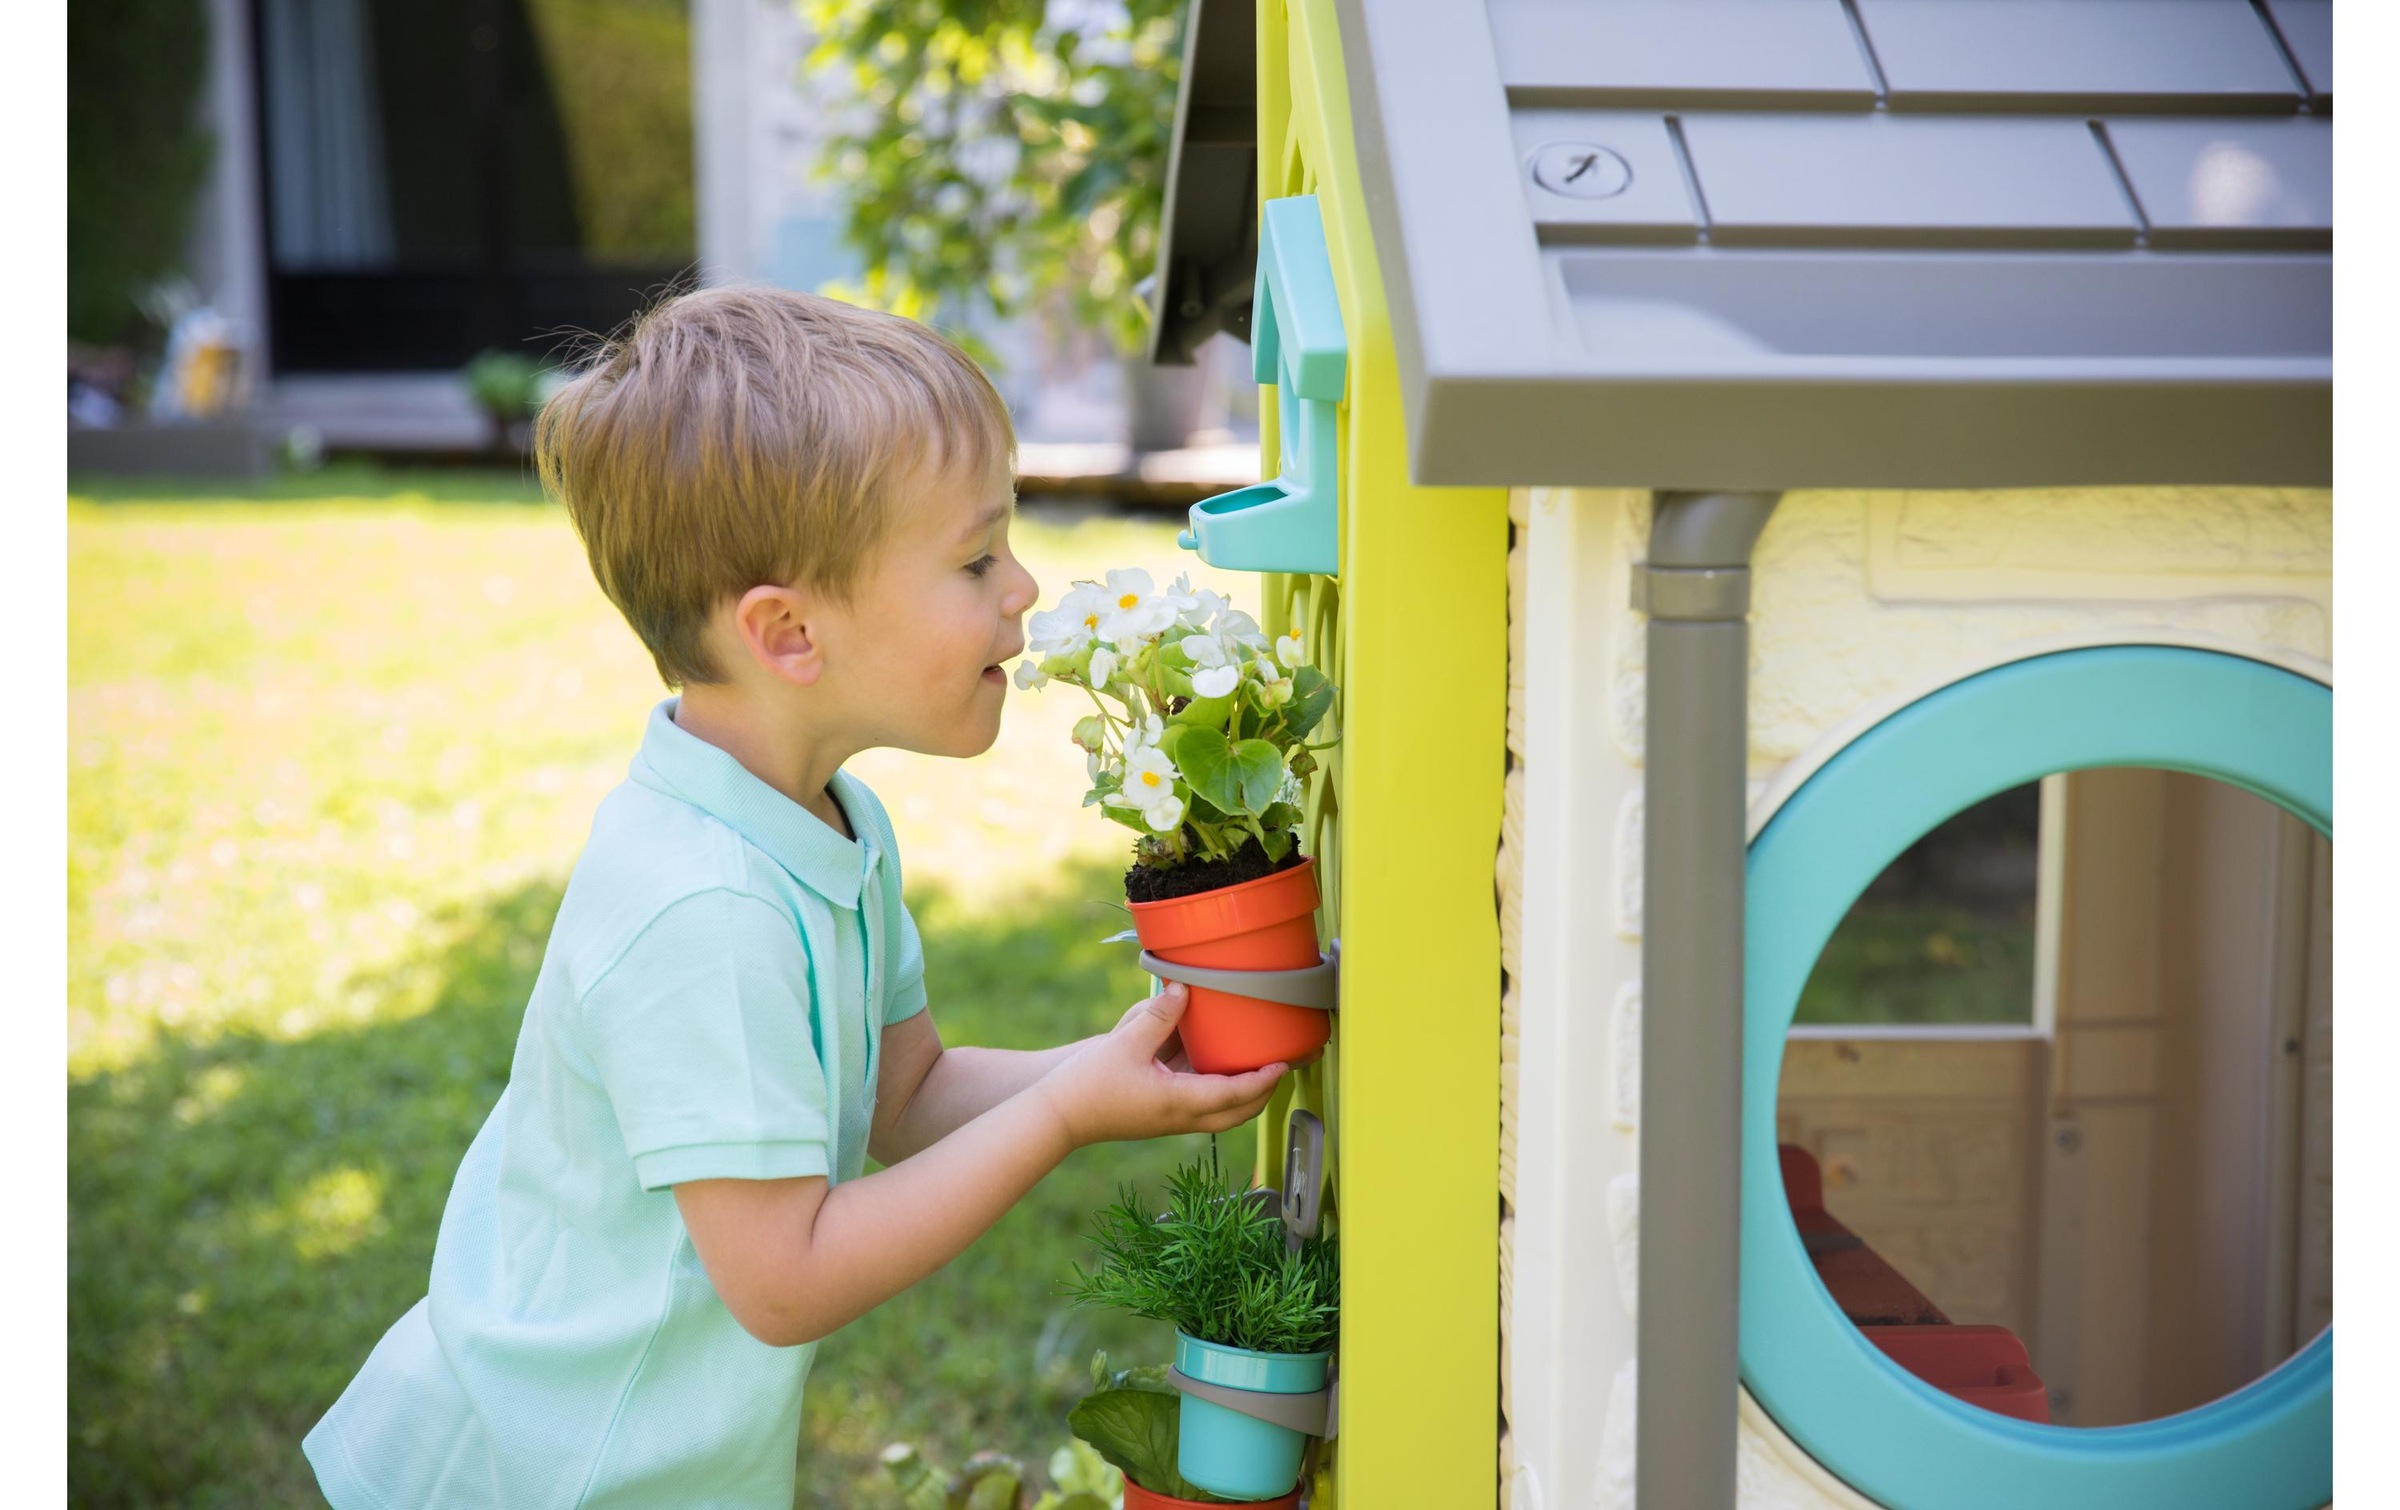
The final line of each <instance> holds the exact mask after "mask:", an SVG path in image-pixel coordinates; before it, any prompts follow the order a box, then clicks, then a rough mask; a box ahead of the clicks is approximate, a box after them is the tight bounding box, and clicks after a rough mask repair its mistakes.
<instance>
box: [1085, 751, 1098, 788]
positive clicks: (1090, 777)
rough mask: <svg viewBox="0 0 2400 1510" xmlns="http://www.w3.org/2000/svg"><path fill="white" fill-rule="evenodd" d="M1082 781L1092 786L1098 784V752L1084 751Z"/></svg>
mask: <svg viewBox="0 0 2400 1510" xmlns="http://www.w3.org/2000/svg"><path fill="white" fill-rule="evenodd" d="M1083 779H1084V780H1086V781H1088V782H1090V783H1091V784H1092V785H1094V786H1098V785H1099V784H1100V752H1099V751H1098V750H1086V751H1085V752H1084V756H1083Z"/></svg>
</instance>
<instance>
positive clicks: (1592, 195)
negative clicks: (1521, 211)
mask: <svg viewBox="0 0 2400 1510" xmlns="http://www.w3.org/2000/svg"><path fill="white" fill-rule="evenodd" d="M1528 166H1529V167H1530V168H1531V170H1532V173H1533V181H1534V182H1535V183H1537V184H1539V185H1541V186H1542V187H1543V188H1545V189H1548V190H1549V191H1550V192H1551V193H1553V194H1564V195H1566V196H1567V197H1568V198H1570V199H1609V198H1613V197H1615V196H1616V195H1619V194H1622V193H1624V192H1625V190H1626V189H1627V188H1628V187H1629V186H1631V184H1632V183H1633V168H1632V165H1631V164H1629V163H1627V162H1626V161H1625V159H1624V158H1622V157H1619V156H1618V155H1617V154H1616V153H1614V152H1612V151H1610V150H1609V149H1608V148H1606V147H1603V146H1601V145H1600V144H1599V143H1597V142H1549V143H1546V144H1544V145H1543V146H1541V147H1540V148H1538V149H1536V150H1535V152H1534V154H1533V161H1532V162H1531V163H1530V164H1529V165H1528Z"/></svg>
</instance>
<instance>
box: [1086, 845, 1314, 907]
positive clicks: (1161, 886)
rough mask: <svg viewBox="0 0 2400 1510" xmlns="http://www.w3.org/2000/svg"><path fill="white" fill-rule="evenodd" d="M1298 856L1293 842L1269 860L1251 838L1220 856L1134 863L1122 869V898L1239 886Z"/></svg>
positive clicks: (1286, 866)
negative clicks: (1174, 862)
mask: <svg viewBox="0 0 2400 1510" xmlns="http://www.w3.org/2000/svg"><path fill="white" fill-rule="evenodd" d="M1302 858H1304V857H1303V856H1302V855H1301V853H1300V850H1299V848H1298V846H1294V847H1293V848H1292V849H1291V850H1290V851H1289V852H1288V853H1286V854H1285V855H1284V857H1283V859H1282V860H1281V861H1280V862H1278V861H1274V860H1270V859H1268V858H1267V852H1266V851H1265V850H1263V849H1261V848H1259V847H1258V841H1257V840H1256V839H1252V840H1250V841H1248V842H1247V843H1245V844H1243V846H1242V847H1241V848H1240V849H1237V850H1235V851H1234V852H1233V853H1232V854H1230V855H1228V856H1226V857H1225V858H1224V859H1222V860H1202V861H1200V862H1198V863H1197V864H1192V865H1172V866H1168V865H1136V866H1135V867H1133V869H1131V870H1129V871H1127V872H1125V900H1126V901H1128V902H1165V901H1171V900H1173V899H1174V898H1176V897H1188V896H1197V895H1198V894H1199V893H1201V892H1203V891H1215V890H1217V889H1218V888H1219V887H1221V886H1239V885H1241V884H1242V883H1243V882H1244V881H1255V880H1257V879H1259V878H1260V877H1262V876H1271V875H1273V874H1275V873H1276V872H1277V871H1279V870H1290V869H1291V868H1292V867H1293V866H1295V865H1297V864H1299V863H1300V861H1301V860H1302Z"/></svg>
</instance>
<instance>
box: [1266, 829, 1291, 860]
mask: <svg viewBox="0 0 2400 1510" xmlns="http://www.w3.org/2000/svg"><path fill="white" fill-rule="evenodd" d="M1292 837H1293V836H1292V831H1291V830H1290V829H1288V828H1270V829H1267V830H1266V838H1265V839H1264V840H1263V841H1261V843H1260V845H1259V847H1260V848H1261V849H1264V850H1265V851H1266V852H1267V858H1268V859H1269V860H1270V861H1272V862H1273V863H1275V864H1277V865H1280V864H1282V863H1283V857H1284V856H1285V855H1288V854H1290V853H1291V852H1292Z"/></svg>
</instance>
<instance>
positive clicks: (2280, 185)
mask: <svg viewBox="0 0 2400 1510" xmlns="http://www.w3.org/2000/svg"><path fill="white" fill-rule="evenodd" d="M2106 126H2107V131H2108V139H2109V143H2110V145H2111V146H2113V147H2114V148H2115V149H2116V154H2117V161H2118V162H2120V163H2122V164H2123V165H2124V167H2125V177H2126V179H2127V180H2128V181H2129V182H2130V183H2131V184H2132V185H2133V192H2134V197H2135V198H2136V199H2138V200H2139V201H2140V203H2141V208H2142V216H2143V218H2144V219H2145V220H2147V221H2148V222H2149V223H2150V242H2151V245H2153V246H2161V247H2175V246H2223V247H2238V246H2330V245H2331V244H2332V242H2333V122H2332V121H2330V120H2328V119H2326V118H2325V117H2323V116H2306V115H2300V116H2285V117H2281V118H2271V119H2266V120H2261V119H2258V118H2256V117H2245V116H2231V117H2219V118H2216V119H2202V120H2193V119H2188V118H2179V119H2172V120H2159V119H2134V120H2110V121H2108V122H2107V123H2106Z"/></svg>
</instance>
